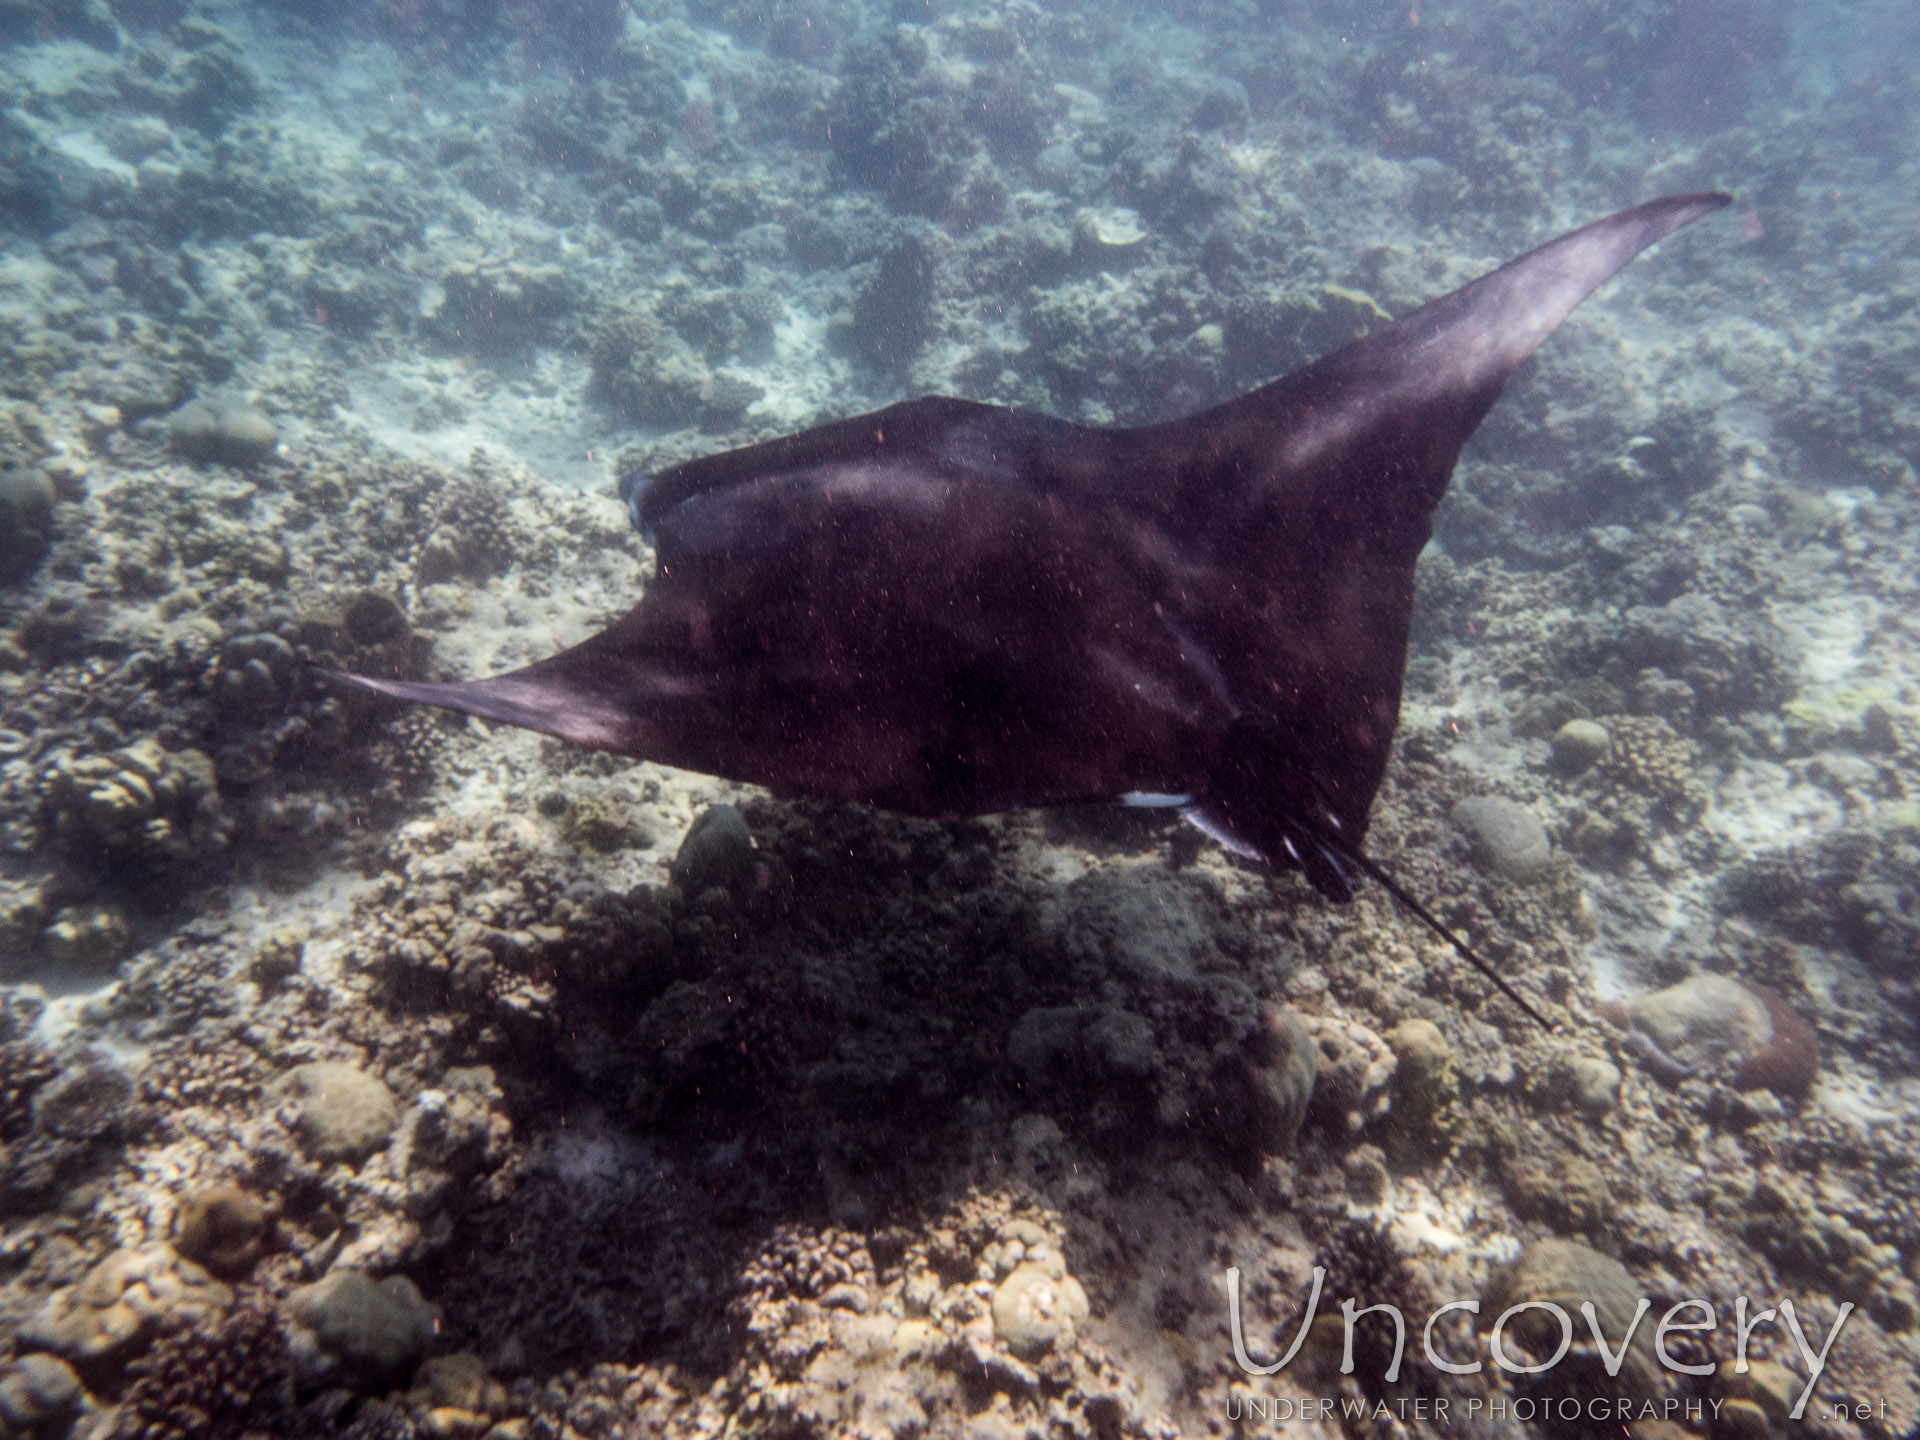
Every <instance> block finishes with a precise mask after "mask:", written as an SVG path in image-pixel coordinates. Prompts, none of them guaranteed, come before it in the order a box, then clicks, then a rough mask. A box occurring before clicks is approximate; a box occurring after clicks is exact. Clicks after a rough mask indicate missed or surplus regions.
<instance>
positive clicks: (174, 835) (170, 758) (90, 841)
mask: <svg viewBox="0 0 1920 1440" xmlns="http://www.w3.org/2000/svg"><path fill="white" fill-rule="evenodd" d="M41 782H42V784H43V786H44V787H45V800H44V802H43V803H44V806H45V808H46V809H47V810H48V811H49V812H50V814H51V818H52V822H53V823H52V829H53V832H54V834H55V836H56V837H58V839H59V840H60V842H61V843H62V844H63V845H65V846H66V847H67V848H68V849H70V850H73V851H75V852H77V853H78V854H80V855H81V856H82V857H88V856H94V855H97V854H99V852H101V851H108V852H116V851H117V852H121V853H123V854H126V855H131V856H134V857H136V858H139V859H141V860H145V861H149V862H180V861H186V860H189V859H192V858H193V857H194V856H196V855H199V854H205V853H210V852H212V851H216V850H220V849H223V848H225V846H226V844H227V842H228V840H229V838H230V837H231V835H232V828H233V827H232V822H231V821H230V820H229V819H228V818H227V815H226V813H225V812H224V811H223V810H222V809H221V806H220V787H219V783H218V781H217V780H216V778H215V776H214V769H213V762H212V761H211V760H209V759H208V758H207V757H206V756H205V755H203V754H202V753H201V752H200V751H198V750H181V751H177V752H169V751H167V750H166V749H164V748H162V746H161V744H160V742H159V741H158V740H155V739H151V738H149V739H146V740H141V741H138V742H136V743H134V744H132V745H128V746H124V747H122V748H121V749H118V750H111V751H108V752H106V753H105V754H94V755H89V754H84V753H81V752H78V751H72V750H69V751H63V752H61V753H60V754H58V755H56V756H55V757H54V759H53V762H52V764H50V765H49V766H48V767H47V768H46V769H45V770H44V771H42V772H41Z"/></svg>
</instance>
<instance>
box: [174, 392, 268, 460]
mask: <svg viewBox="0 0 1920 1440" xmlns="http://www.w3.org/2000/svg"><path fill="white" fill-rule="evenodd" d="M167 436H168V439H170V440H171V441H172V442H173V448H174V449H175V450H177V451H179V452H180V454H182V455H184V456H186V458H187V459H189V460H193V461H197V462H199V463H201V464H214V463H217V464H221V465H237V466H242V467H245V466H250V465H257V464H259V463H260V462H261V461H262V460H264V459H266V457H267V456H268V455H270V454H272V453H273V447H274V445H275V443H276V442H277V441H278V440H279V438H280V431H279V427H278V426H276V425H275V424H274V423H273V421H271V420H269V419H268V418H267V417H266V416H265V415H263V414H262V413H261V412H260V411H258V410H256V409H255V408H254V407H253V406H252V405H250V404H248V403H247V402H246V401H245V400H242V399H239V398H238V397H237V396H230V395H210V396H203V397H201V398H200V399H198V400H189V401H188V402H187V403H186V404H184V405H182V406H181V407H180V408H179V409H178V410H176V411H174V412H173V414H172V415H171V416H170V417H169V418H168V420H167Z"/></svg>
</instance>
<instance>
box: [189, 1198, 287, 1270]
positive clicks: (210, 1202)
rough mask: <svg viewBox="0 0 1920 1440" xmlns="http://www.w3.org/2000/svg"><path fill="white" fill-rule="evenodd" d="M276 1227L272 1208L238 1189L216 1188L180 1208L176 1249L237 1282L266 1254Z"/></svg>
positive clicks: (190, 1258)
mask: <svg viewBox="0 0 1920 1440" xmlns="http://www.w3.org/2000/svg"><path fill="white" fill-rule="evenodd" d="M273 1223H274V1211H273V1209H272V1207H270V1206H268V1205H267V1204H265V1203H264V1202H262V1201H260V1200H257V1199H255V1198H254V1197H253V1196H251V1195H249V1194H247V1192H246V1191H244V1190H242V1189H241V1188H240V1187H239V1186H237V1185H215V1186H212V1187H210V1188H209V1189H206V1190H201V1191H199V1192H197V1193H196V1194H194V1195H193V1196H192V1197H190V1198H189V1199H188V1201H187V1203H186V1204H185V1206H183V1207H182V1208H181V1211H180V1221H179V1226H178V1228H177V1230H176V1232H175V1235H174V1242H173V1243H174V1248H175V1249H177V1250H178V1251H179V1252H180V1253H181V1254H182V1255H184V1256H186V1257H187V1258H188V1259H189V1260H195V1261H198V1262H199V1263H200V1264H201V1265H204V1266H205V1267H206V1268H207V1269H208V1270H209V1271H211V1272H212V1273H213V1274H215V1275H219V1276H221V1277H222V1278H224V1279H229V1280H237V1279H240V1278H241V1277H243V1276H244V1275H245V1274H246V1273H247V1272H248V1271H249V1270H251V1269H252V1268H253V1265H254V1262H255V1261H256V1260H258V1259H259V1258H260V1257H261V1256H262V1255H264V1254H265V1253H266V1249H267V1242H268V1240H269V1239H270V1238H271V1237H272V1233H273Z"/></svg>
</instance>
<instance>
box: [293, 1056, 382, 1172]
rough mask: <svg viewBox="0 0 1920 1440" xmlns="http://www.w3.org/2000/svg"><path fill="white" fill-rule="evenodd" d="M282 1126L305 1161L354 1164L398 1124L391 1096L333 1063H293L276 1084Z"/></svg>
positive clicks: (375, 1083)
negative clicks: (290, 1132) (281, 1111)
mask: <svg viewBox="0 0 1920 1440" xmlns="http://www.w3.org/2000/svg"><path fill="white" fill-rule="evenodd" d="M279 1093H280V1095H281V1097H282V1104H283V1107H284V1109H283V1115H284V1117H285V1120H286V1123H287V1128H288V1129H290V1130H292V1131H293V1133H294V1137H295V1138H296V1139H297V1140H298V1141H299V1142H300V1148H301V1150H303V1151H304V1152H305V1153H306V1155H307V1157H308V1158H309V1159H312V1160H318V1161H320V1162H322V1163H323V1164H327V1163H331V1162H333V1161H336V1160H339V1161H345V1162H346V1163H348V1164H357V1163H358V1162H359V1161H361V1160H363V1159H365V1158H366V1157H367V1156H368V1155H370V1154H372V1153H373V1152H374V1151H375V1150H378V1149H379V1148H380V1147H381V1146H383V1145H385V1144H386V1143H387V1137H388V1136H389V1135H391V1134H392V1133H393V1128H394V1126H395V1125H397V1124H398V1123H399V1121H400V1112H399V1109H398V1107H396V1106H395V1104H394V1100H393V1092H392V1091H391V1090H389V1089H388V1088H387V1087H386V1086H385V1085H384V1084H383V1083H382V1082H381V1081H380V1080H378V1079H377V1078H375V1077H374V1076H372V1075H369V1074H367V1072H366V1071H364V1070H361V1069H359V1068H357V1067H356V1066H353V1065H347V1064H344V1063H342V1062H339V1061H329V1060H320V1061H315V1062H313V1063H312V1064H308V1065H299V1066H296V1067H295V1068H294V1069H292V1070H291V1071H289V1072H288V1073H287V1075H286V1077H285V1078H284V1079H283V1080H282V1081H281V1082H280V1086H279Z"/></svg>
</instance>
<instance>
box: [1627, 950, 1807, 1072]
mask: <svg viewBox="0 0 1920 1440" xmlns="http://www.w3.org/2000/svg"><path fill="white" fill-rule="evenodd" d="M1601 1013H1602V1014H1604V1015H1606V1016H1607V1018H1609V1019H1611V1020H1613V1021H1614V1022H1615V1023H1616V1024H1620V1025H1624V1026H1626V1027H1627V1041H1626V1045H1625V1048H1626V1049H1627V1050H1628V1051H1629V1052H1630V1053H1631V1054H1632V1055H1633V1056H1634V1058H1635V1059H1636V1060H1638V1061H1640V1063H1641V1064H1642V1065H1643V1066H1645V1067H1646V1069H1647V1070H1648V1071H1649V1073H1651V1074H1652V1075H1653V1076H1654V1078H1655V1079H1657V1080H1659V1081H1661V1082H1662V1083H1663V1084H1667V1085H1675V1084H1678V1083H1679V1082H1680V1081H1682V1080H1685V1079H1688V1078H1689V1077H1691V1076H1694V1075H1698V1074H1703V1073H1705V1072H1708V1071H1711V1070H1713V1069H1714V1068H1716V1067H1717V1066H1719V1065H1720V1064H1721V1063H1722V1062H1727V1061H1731V1062H1734V1063H1736V1064H1737V1065H1738V1069H1737V1070H1736V1071H1735V1073H1734V1077H1733V1082H1734V1085H1735V1086H1736V1087H1737V1088H1739V1089H1741V1090H1758V1089H1765V1090H1772V1091H1773V1092H1774V1093H1775V1094H1777V1095H1804V1094H1805V1093H1806V1092H1807V1091H1808V1090H1809V1089H1810V1088H1812V1085H1813V1081H1814V1078H1815V1076H1816V1075H1817V1074H1818V1072H1819V1067H1820V1052H1819V1045H1818V1042H1817V1041H1816V1040H1815V1038H1814V1034H1813V1031H1812V1029H1811V1027H1809V1026H1808V1024H1807V1023H1806V1021H1805V1020H1803V1019H1801V1018H1800V1016H1799V1015H1798V1014H1797V1013H1795V1012H1794V1010H1793V1009H1792V1007H1791V1006H1789V1005H1788V1004H1787V1003H1786V1002H1785V1001H1784V1000H1782V999H1780V998H1779V997H1778V996H1776V995H1773V994H1770V993H1768V992H1767V991H1763V990H1760V989H1758V988H1756V987H1754V986H1751V985H1746V984H1743V983H1742V982H1741V981H1738V980H1735V979H1733V978H1731V977H1730V976H1726V975H1690V976H1688V977H1687V978H1686V979H1685V980H1682V981H1681V982H1680V983H1679V984H1677V985H1669V986H1668V987H1667V988H1666V989H1664V990H1656V991H1654V992H1653V993H1652V994H1650V995H1638V996H1635V997H1634V998H1633V999H1631V1000H1628V1001H1625V1002H1623V1003H1621V1002H1616V1003H1612V1004H1608V1005H1605V1006H1603V1007H1601Z"/></svg>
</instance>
